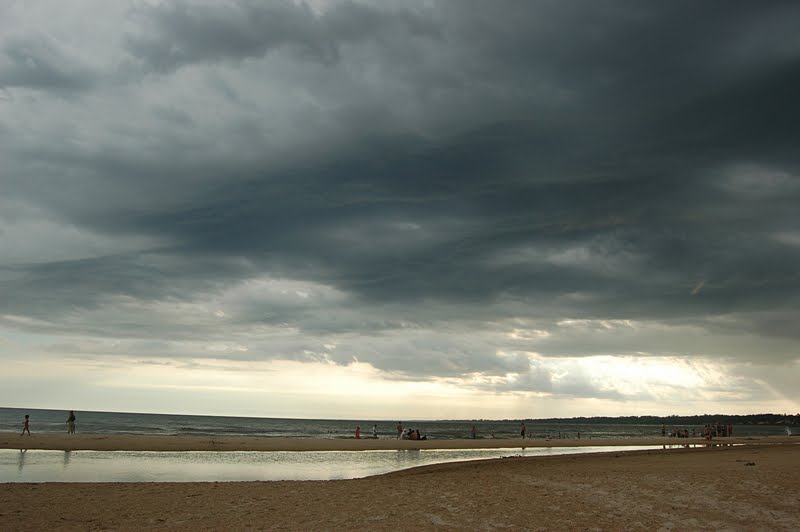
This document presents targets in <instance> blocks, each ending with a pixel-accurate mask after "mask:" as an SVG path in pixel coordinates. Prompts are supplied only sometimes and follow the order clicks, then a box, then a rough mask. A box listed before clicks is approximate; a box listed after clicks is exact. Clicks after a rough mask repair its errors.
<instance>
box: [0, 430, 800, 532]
mask: <svg viewBox="0 0 800 532" xmlns="http://www.w3.org/2000/svg"><path fill="white" fill-rule="evenodd" d="M13 436H14V437H15V438H17V439H18V438H20V437H19V436H18V435H13ZM45 436H47V435H41V436H40V438H42V439H41V440H39V443H41V444H42V445H47V444H49V445H50V448H60V447H57V446H56V443H57V441H56V440H52V441H50V440H47V441H45V439H44V438H45ZM53 436H54V438H55V437H56V436H57V437H58V441H60V440H61V439H62V438H65V436H62V435H53ZM97 437H101V438H105V439H95V438H97ZM26 438H27V437H26ZM81 438H84V439H85V440H86V442H88V443H86V442H84V444H83V446H84V447H89V444H91V445H92V447H91V448H94V449H98V447H100V446H102V445H109V446H110V447H117V446H119V445H121V442H122V441H125V442H127V444H131V443H133V442H134V441H139V445H140V446H141V447H148V448H151V450H155V447H159V446H163V445H166V442H164V441H162V440H161V439H160V438H156V439H153V438H151V437H149V436H148V437H130V436H116V435H115V436H102V435H83V436H81ZM129 438H132V439H129ZM166 438H167V439H169V438H171V437H166ZM9 439H11V436H6V435H3V437H0V445H6V443H3V442H7V441H8V440H9ZM205 439H206V440H208V438H205ZM263 439H265V440H269V439H268V438H263ZM35 440H36V435H34V436H32V437H31V438H30V443H33V442H34V441H35ZM250 440H256V441H250ZM260 440H262V438H232V441H224V442H223V443H224V444H226V445H245V444H246V443H247V442H248V441H249V446H248V447H249V448H251V450H253V448H254V447H259V446H262V445H266V444H267V442H261V441H260ZM74 441H75V442H76V443H77V442H78V441H83V440H80V439H79V438H77V437H76V438H75V439H74ZM145 441H148V442H149V444H147V445H145ZM477 441H478V442H480V443H484V444H486V443H489V442H491V440H477ZM571 441H572V442H573V443H574V444H580V443H579V442H580V441H579V440H571ZM661 441H662V442H663V441H664V440H661ZM674 441H675V440H674V439H669V443H672V442H674ZM237 442H239V443H237ZM242 442H244V443H242ZM367 442H368V440H319V441H317V440H315V441H314V442H313V444H314V445H318V446H327V447H328V448H330V447H331V446H335V447H336V448H338V449H342V446H344V447H350V446H352V445H354V444H355V445H359V444H363V443H367ZM378 442H381V440H378ZM386 442H387V443H386V444H387V445H388V443H390V442H391V443H392V444H393V445H396V446H399V445H402V444H405V443H415V444H425V443H427V442H399V441H397V440H386ZM15 443H16V442H15ZM189 443H193V444H195V445H199V443H197V442H192V441H191V438H190V439H189V440H187V441H182V440H181V441H176V442H175V444H174V447H172V448H173V449H175V448H183V447H186V446H188V445H189ZM269 443H270V444H271V445H278V444H280V446H281V447H282V448H283V447H287V446H288V447H289V448H292V447H294V448H295V450H299V449H298V447H303V448H305V447H307V446H308V445H310V444H311V443H312V442H305V441H297V440H295V441H294V442H269ZM292 443H294V444H295V445H294V446H292V445H291V444H292ZM372 443H373V444H375V442H372ZM439 443H441V442H436V443H434V442H430V444H431V445H436V444H439ZM474 443H475V442H474V441H472V440H463V441H457V444H460V445H462V446H463V445H466V444H470V445H471V444H474ZM561 443H563V442H561V441H559V442H558V444H559V445H561ZM598 443H599V441H598V440H595V441H591V442H590V441H589V440H586V441H585V444H592V445H596V444H598ZM715 443H718V442H715ZM723 443H725V442H723ZM159 448H161V447H159ZM350 448H352V447H350ZM98 450H100V449H98ZM284 450H286V449H284ZM798 466H800V446H798V445H797V444H796V443H795V441H794V440H792V439H791V438H763V439H758V440H757V441H752V442H749V443H747V444H744V445H736V446H714V447H705V446H697V447H692V448H685V447H682V446H677V447H671V448H667V449H659V450H649V451H631V452H619V451H613V452H609V453H600V454H585V455H569V456H550V457H537V458H504V459H498V460H489V461H479V462H462V463H451V464H439V465H432V466H425V467H420V468H415V469H410V470H404V471H398V472H395V473H389V474H385V475H380V476H374V477H368V478H362V479H354V480H332V481H275V482H185V483H41V484H33V483H18V484H17V483H10V484H2V485H0V529H2V530H45V529H49V530H54V529H57V530H106V529H112V530H136V529H164V530H196V529H212V530H259V529H269V530H345V529H348V530H349V529H353V528H369V529H373V530H390V529H391V530H396V529H398V528H416V529H442V530H459V529H461V530H466V529H473V530H475V529H477V530H493V529H510V530H675V529H693V530H698V529H703V530H797V529H800V495H798V494H800V475H799V474H798V471H800V467H798Z"/></svg>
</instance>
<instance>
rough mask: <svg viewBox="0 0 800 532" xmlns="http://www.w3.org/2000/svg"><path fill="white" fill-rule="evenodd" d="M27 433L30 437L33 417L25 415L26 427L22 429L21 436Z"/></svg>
mask: <svg viewBox="0 0 800 532" xmlns="http://www.w3.org/2000/svg"><path fill="white" fill-rule="evenodd" d="M26 432H27V433H28V436H30V435H31V416H29V415H28V414H25V425H24V426H23V427H22V434H20V436H22V435H24V434H25V433H26Z"/></svg>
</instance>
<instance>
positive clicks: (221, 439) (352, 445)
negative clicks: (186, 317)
mask: <svg viewBox="0 0 800 532" xmlns="http://www.w3.org/2000/svg"><path fill="white" fill-rule="evenodd" d="M798 441H800V440H798V438H796V437H794V438H793V437H790V436H761V437H731V438H718V439H714V440H713V441H712V444H714V445H732V444H746V443H767V442H769V443H795V442H798ZM707 443H708V442H706V441H705V440H704V439H703V438H658V437H656V438H624V439H610V438H609V439H606V438H602V439H600V438H595V439H592V438H583V439H543V438H542V439H530V438H526V439H524V440H523V439H521V438H477V439H456V440H435V439H433V440H419V441H414V440H398V439H395V438H381V439H371V438H362V439H359V440H357V439H355V438H279V437H267V436H200V435H192V436H186V435H145V434H88V433H87V434H66V433H34V434H33V435H32V436H28V435H25V436H20V435H19V434H14V433H8V432H2V433H0V449H45V450H57V451H79V450H85V451H365V450H403V449H507V448H515V447H575V446H643V445H669V446H683V445H691V446H696V445H706V444H707Z"/></svg>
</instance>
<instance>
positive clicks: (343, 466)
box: [0, 408, 787, 483]
mask: <svg viewBox="0 0 800 532" xmlns="http://www.w3.org/2000/svg"><path fill="white" fill-rule="evenodd" d="M26 414H27V415H29V416H30V428H31V431H32V432H33V433H58V432H65V431H66V419H67V416H68V415H69V412H68V411H64V410H42V409H30V408H29V409H20V408H0V432H5V433H9V432H11V433H13V432H21V430H22V426H23V419H24V417H25V415H26ZM75 415H76V418H77V422H76V431H77V432H85V433H94V434H141V435H152V434H157V435H207V436H215V435H220V436H222V435H226V436H258V437H288V438H331V439H336V438H353V437H354V432H355V428H356V427H359V426H360V427H361V430H362V433H363V434H364V436H365V437H370V436H371V435H372V427H373V426H374V427H376V430H377V433H378V437H379V438H395V437H396V434H397V432H396V426H397V423H398V422H399V421H402V423H403V426H404V427H407V428H412V429H417V430H419V431H420V433H421V434H423V435H425V436H427V437H428V439H447V440H453V439H464V438H469V437H470V431H471V429H472V427H473V426H474V427H475V428H476V431H477V434H476V438H478V439H485V438H518V439H519V429H520V422H521V420H440V421H428V420H376V419H361V420H356V419H350V420H346V419H341V420H332V419H281V418H253V417H229V416H197V415H174V414H140V413H127V412H90V411H76V412H75ZM524 421H525V425H526V429H527V431H526V433H527V435H528V436H529V437H531V438H546V437H547V438H551V441H552V446H551V447H546V448H534V447H522V446H521V445H520V446H519V447H514V448H507V449H445V450H441V449H414V450H410V449H407V450H399V451H397V450H395V451H366V450H365V451H313V452H312V451H301V452H296V451H224V452H219V451H193V452H186V451H183V452H163V451H84V450H81V451H50V450H33V449H31V450H27V449H24V448H19V449H0V483H10V482H238V481H267V480H336V479H352V478H362V477H367V476H372V475H379V474H383V473H388V472H391V471H398V470H402V469H408V468H412V467H418V466H423V465H429V464H438V463H446V462H456V461H468V460H488V459H497V458H507V457H513V456H526V457H537V456H553V455H563V454H576V453H580V454H585V453H593V452H615V451H621V450H637V449H642V450H643V449H651V448H652V449H662V448H666V447H668V446H671V445H672V444H674V445H675V446H680V440H679V439H672V438H669V439H668V440H665V442H666V441H668V442H669V443H668V444H667V445H658V446H615V447H608V446H591V445H588V446H581V447H570V446H564V447H560V446H559V445H558V440H559V439H564V440H565V439H575V438H578V437H580V438H582V439H589V440H591V439H596V440H602V439H609V438H617V439H626V438H630V439H633V438H642V437H644V438H647V437H660V436H661V425H633V424H597V423H585V424H581V423H569V422H560V423H554V422H547V421H541V420H524ZM670 428H687V429H689V430H690V432H691V431H692V430H693V429H696V430H698V431H699V430H700V429H701V428H702V427H670ZM734 431H735V434H736V435H738V436H770V435H785V434H786V433H787V429H786V428H785V427H782V426H765V425H742V426H741V427H735V428H734ZM24 440H25V438H20V444H21V445H22V444H23V443H24ZM673 440H674V441H673ZM587 443H588V442H587Z"/></svg>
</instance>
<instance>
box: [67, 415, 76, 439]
mask: <svg viewBox="0 0 800 532" xmlns="http://www.w3.org/2000/svg"><path fill="white" fill-rule="evenodd" d="M67 434H75V412H74V411H73V410H70V411H69V417H68V418H67Z"/></svg>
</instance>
